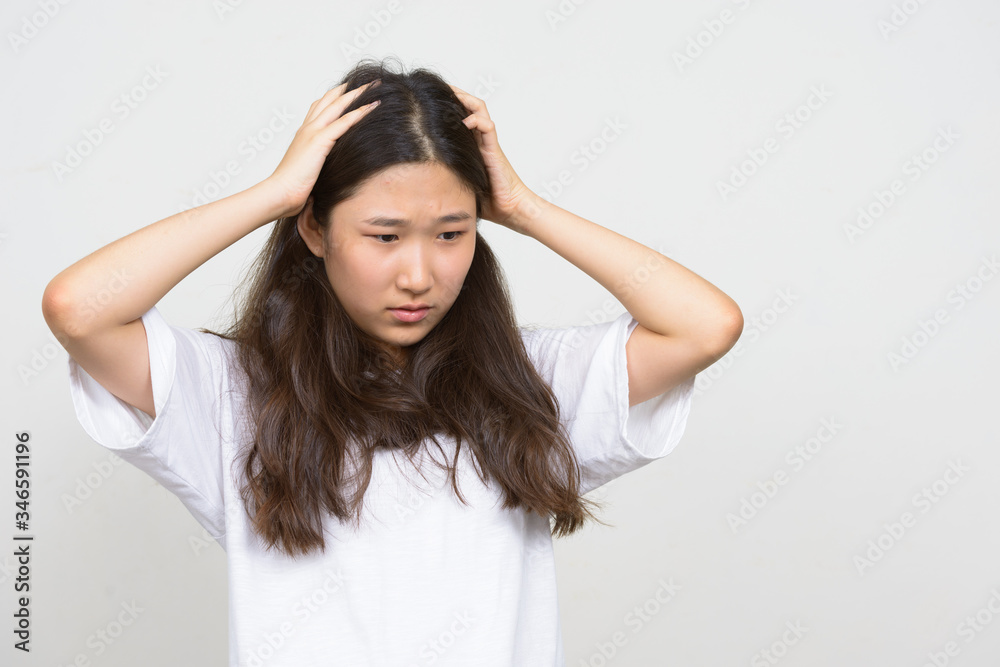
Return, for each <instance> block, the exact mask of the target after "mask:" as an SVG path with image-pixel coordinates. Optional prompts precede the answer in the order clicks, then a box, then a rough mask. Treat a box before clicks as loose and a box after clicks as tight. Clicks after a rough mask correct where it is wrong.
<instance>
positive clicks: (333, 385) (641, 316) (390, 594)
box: [43, 61, 742, 667]
mask: <svg viewBox="0 0 1000 667" xmlns="http://www.w3.org/2000/svg"><path fill="white" fill-rule="evenodd" d="M481 219H485V220H489V221H492V222H493V223H495V224H500V225H503V226H505V227H507V228H509V229H512V230H514V231H516V232H518V233H520V234H523V235H524V236H527V237H529V238H531V239H533V240H535V241H537V242H540V243H542V244H544V245H546V246H547V247H548V248H550V249H552V250H553V251H554V252H556V253H557V254H559V255H560V256H562V257H563V258H565V259H566V260H568V261H570V262H572V263H573V264H574V265H576V266H577V267H579V268H580V269H581V270H583V271H585V272H586V273H587V274H588V275H590V276H591V277H592V278H594V279H595V280H596V281H598V282H599V283H600V284H601V285H603V286H604V287H605V288H607V289H608V290H609V291H611V293H612V294H613V295H614V296H615V297H617V298H618V299H619V301H620V302H621V303H622V305H623V306H625V308H626V310H627V312H626V313H623V314H622V315H621V316H620V317H618V318H617V319H616V320H613V321H608V322H601V323H592V324H586V325H581V326H575V327H566V328H554V329H539V328H531V327H526V326H522V327H519V326H518V325H517V323H516V320H515V317H514V310H513V307H512V304H511V302H510V298H509V295H508V291H507V287H506V283H505V280H504V277H503V273H502V271H501V268H500V266H499V265H498V263H497V261H496V258H495V256H494V255H493V253H492V252H491V250H490V248H489V246H488V245H487V244H486V242H485V241H484V240H483V238H482V236H480V234H479V233H478V224H479V221H480V220H481ZM275 220H277V223H276V224H275V225H274V227H273V228H272V233H271V236H270V238H269V239H268V241H267V243H266V245H265V247H264V248H263V250H262V252H261V254H260V256H259V258H258V260H257V262H256V264H255V265H254V267H253V268H254V270H253V272H252V274H251V275H250V279H249V287H248V288H247V289H246V292H245V294H244V295H243V298H242V301H241V303H240V307H239V308H237V310H236V317H235V321H234V323H233V324H232V326H231V327H230V329H229V330H228V331H226V332H224V333H216V332H212V331H209V330H206V329H200V330H197V331H196V330H190V329H185V328H181V327H175V326H171V325H170V324H168V323H167V322H166V321H165V320H164V318H163V317H162V315H161V314H160V312H159V311H158V309H157V308H156V306H155V304H156V303H157V302H159V300H160V299H161V298H162V297H163V295H164V294H166V293H167V292H168V291H170V289H171V288H173V287H174V286H175V285H176V284H177V283H178V282H180V280H182V279H183V278H184V277H185V276H186V275H188V274H189V273H191V271H193V270H194V269H195V268H197V267H198V266H200V265H201V264H203V263H204V262H206V261H207V260H208V259H209V258H211V257H212V256H214V255H215V254H217V253H218V252H219V251H221V250H222V249H224V248H226V247H228V246H229V245H230V244H232V243H234V242H235V241H237V240H238V239H240V238H242V237H243V236H244V235H246V234H248V233H249V232H251V231H253V230H254V229H257V228H258V227H260V226H262V225H265V224H269V223H270V222H272V221H275ZM116 272H118V274H119V275H122V276H127V280H125V281H124V282H126V285H125V288H124V290H122V291H121V292H119V293H118V294H116V295H115V298H114V299H113V300H112V301H111V302H110V303H107V304H106V305H104V306H102V307H101V308H100V309H96V310H95V309H93V308H88V307H87V306H86V305H85V304H88V303H92V301H91V300H88V295H90V294H94V293H96V292H98V291H100V290H101V289H102V288H103V287H104V286H105V285H106V284H107V281H108V279H109V277H110V276H112V275H113V274H115V273H116ZM555 296H556V295H553V297H555ZM43 312H44V315H45V318H46V321H47V322H48V324H49V326H50V328H52V330H53V331H54V332H55V333H56V334H57V335H58V337H59V339H60V340H62V341H64V343H63V344H64V345H65V347H66V349H67V351H68V352H69V355H70V359H69V372H70V386H71V393H72V397H73V401H74V406H75V410H76V414H77V417H78V418H79V420H80V422H81V424H82V426H83V427H84V429H85V430H86V432H87V433H88V434H89V435H90V436H91V437H92V438H94V440H95V441H97V442H98V443H99V444H101V445H102V446H104V447H107V448H109V449H112V450H114V451H115V452H116V453H117V454H118V455H119V456H121V457H122V458H124V459H125V460H127V461H129V462H130V463H132V464H134V465H135V466H137V467H138V468H140V469H142V470H144V471H146V472H147V473H148V474H149V475H151V476H152V477H154V478H155V479H156V480H157V481H159V482H160V483H161V484H162V485H163V486H164V487H166V488H167V489H169V490H170V491H172V492H173V493H175V494H176V495H177V496H178V497H179V498H180V500H181V501H182V502H183V503H184V505H185V506H186V507H187V508H188V509H189V510H190V512H191V513H192V514H193V515H194V517H195V518H196V519H197V520H198V521H199V522H200V523H201V525H202V526H204V527H205V528H206V530H208V531H209V533H210V534H211V535H212V536H213V537H214V538H215V539H216V540H217V541H218V542H219V544H220V545H221V546H222V547H223V548H224V549H225V550H226V554H227V559H228V564H229V597H230V606H229V608H230V616H229V620H230V632H229V642H230V665H232V666H233V667H236V666H237V665H242V666H246V665H271V666H279V665H280V666H285V665H295V666H296V667H301V666H304V665H424V664H432V663H434V664H438V665H498V666H499V665H517V666H524V665H546V666H551V665H561V664H563V662H564V659H563V653H562V642H561V637H560V625H559V617H558V605H557V598H556V579H555V573H554V569H553V568H554V560H553V552H552V535H553V534H555V535H557V536H562V535H569V534H571V533H573V532H574V531H576V530H578V529H579V528H580V527H581V526H582V525H583V524H584V520H585V519H586V518H588V517H589V518H594V519H596V517H595V516H594V515H593V514H592V513H591V510H590V507H593V506H594V505H593V503H592V502H591V501H589V500H586V499H584V498H582V495H583V494H585V493H587V492H589V491H591V490H593V489H595V488H597V487H599V486H601V485H603V484H605V483H606V482H608V481H610V480H612V479H615V478H616V477H619V476H621V475H623V474H625V473H627V472H629V471H632V470H635V469H637V468H639V467H640V466H643V465H646V464H647V463H649V462H650V461H652V460H654V459H657V458H660V457H663V456H665V455H666V454H667V453H669V452H670V451H671V450H672V449H673V448H674V447H675V446H676V444H677V442H678V441H679V440H680V438H681V435H682V433H683V431H684V426H685V423H686V421H687V416H688V411H689V407H690V401H691V395H692V390H693V385H694V377H695V375H696V373H698V372H699V371H700V370H702V369H704V368H706V367H707V366H709V365H710V364H712V363H713V362H714V361H715V360H717V359H719V358H720V357H722V356H723V355H724V354H725V353H726V352H727V351H728V350H729V349H730V348H731V347H732V346H733V345H734V344H735V341H736V339H737V338H738V337H739V334H740V332H741V330H742V316H741V313H740V310H739V308H738V307H737V305H736V304H735V303H734V302H733V301H732V299H730V298H729V297H728V296H726V295H725V294H723V293H722V292H721V291H720V290H718V289H717V288H716V287H714V286H713V285H711V284H710V283H708V282H706V281H705V280H703V279H702V278H700V277H699V276H697V275H695V274H694V273H692V272H691V271H688V270H687V269H685V268H684V267H682V266H680V265H679V264H677V263H675V262H673V261H671V260H669V259H667V258H666V257H664V256H663V255H661V254H659V253H657V252H655V251H653V250H650V249H649V248H646V247H645V246H643V245H641V244H639V243H637V242H635V241H632V240H630V239H628V238H625V237H623V236H621V235H619V234H616V233H615V232H613V231H610V230H608V229H606V228H604V227H601V226H599V225H597V224H595V223H593V222H590V221H587V220H584V219H583V218H580V217H578V216H576V215H574V214H572V213H570V212H568V211H565V210H563V209H561V208H559V207H557V206H555V205H554V204H552V203H549V202H547V201H545V200H544V199H542V198H541V197H539V196H538V195H536V194H535V193H533V192H532V191H531V190H529V189H528V188H527V187H526V186H525V185H524V183H523V182H522V181H521V179H520V178H518V176H517V174H516V173H515V172H514V170H513V169H512V167H511V165H510V163H509V162H508V160H507V158H506V156H505V155H504V153H503V152H502V151H501V150H500V146H499V144H498V143H497V133H496V129H495V127H494V123H493V121H492V120H491V119H490V116H489V113H488V112H487V110H486V105H485V103H484V102H483V101H482V100H480V99H477V98H476V97H473V96H472V95H469V94H468V93H466V92H464V91H462V90H461V89H459V88H457V87H455V86H449V85H448V84H446V83H445V82H444V81H443V80H442V79H441V78H440V77H438V76H437V75H436V74H434V73H432V72H430V71H427V70H425V69H417V70H413V71H410V72H405V71H396V69H394V68H391V67H388V66H387V65H386V63H385V62H382V63H378V62H371V61H364V62H362V63H360V64H359V65H358V66H357V67H356V68H355V69H354V70H353V71H351V72H349V73H348V74H347V75H346V76H345V77H344V79H343V81H342V83H341V84H340V85H338V86H336V87H335V88H333V89H331V90H330V91H329V92H327V93H326V94H325V95H323V96H322V97H321V98H320V99H318V100H316V101H315V102H314V103H313V104H312V106H311V107H310V108H309V112H308V113H307V115H306V118H305V122H304V123H303V124H302V126H301V127H300V128H299V130H298V131H297V132H296V134H295V137H294V139H293V140H292V142H291V145H290V146H289V148H288V151H287V153H286V154H285V156H284V157H283V158H282V160H281V162H280V164H279V165H278V166H277V168H276V169H275V171H274V173H273V174H272V175H271V176H270V177H268V178H267V179H265V180H264V181H262V182H261V183H258V184H257V185H255V186H253V187H251V188H249V189H248V190H245V191H243V192H240V193H237V194H234V195H232V196H229V197H226V198H224V199H221V200H219V201H216V202H212V203H209V204H206V205H204V206H200V207H198V208H195V209H192V210H190V211H186V212H183V213H179V214H177V215H174V216H171V217H169V218H166V219H164V220H161V221H159V222H156V223H154V224H152V225H149V226H148V227H144V228H142V229H140V230H138V231H136V232H133V233H132V234H130V235H128V236H126V237H124V238H122V239H119V240H118V241H115V242H114V243H111V244H109V245H108V246H106V247H104V248H101V249H99V250H97V251H96V252H94V253H93V254H91V255H89V256H87V257H85V258H83V259H82V260H80V261H79V262H77V263H76V264H73V265H72V266H70V267H69V268H67V269H65V270H64V271H63V272H61V273H60V274H59V275H58V276H56V277H55V278H54V279H53V280H52V281H51V282H50V283H49V285H48V287H47V288H46V291H45V295H44V299H43Z"/></svg>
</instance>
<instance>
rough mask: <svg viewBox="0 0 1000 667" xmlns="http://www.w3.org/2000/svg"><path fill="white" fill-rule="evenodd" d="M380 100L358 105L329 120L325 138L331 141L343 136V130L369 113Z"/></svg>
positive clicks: (345, 130)
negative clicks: (331, 120)
mask: <svg viewBox="0 0 1000 667" xmlns="http://www.w3.org/2000/svg"><path fill="white" fill-rule="evenodd" d="M380 101H381V100H375V101H374V102H370V103H368V104H366V105H364V106H360V107H358V108H357V109H352V110H350V111H348V112H347V113H345V114H344V115H343V116H340V117H339V118H337V119H336V120H334V121H333V122H331V123H330V126H329V128H327V129H328V131H329V133H328V134H327V135H326V138H327V139H331V140H333V141H336V140H337V139H339V138H340V137H341V136H343V134H344V132H347V129H348V128H349V127H351V126H352V125H354V124H355V123H356V122H358V121H359V120H361V119H362V118H363V117H365V116H367V115H368V114H369V113H371V112H372V111H373V110H374V109H375V107H377V106H378V105H379V102H380Z"/></svg>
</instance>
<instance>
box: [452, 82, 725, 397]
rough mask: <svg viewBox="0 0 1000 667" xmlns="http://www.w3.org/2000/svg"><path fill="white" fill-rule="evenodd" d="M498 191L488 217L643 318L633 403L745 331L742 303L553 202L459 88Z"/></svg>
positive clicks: (632, 376) (631, 372)
mask: <svg viewBox="0 0 1000 667" xmlns="http://www.w3.org/2000/svg"><path fill="white" fill-rule="evenodd" d="M451 88H452V90H454V91H455V94H456V95H457V96H458V98H459V100H460V101H461V102H462V104H463V105H464V106H465V108H466V110H467V111H469V113H470V115H469V116H467V117H466V118H464V119H463V121H462V122H463V123H464V124H465V126H466V127H468V128H469V129H471V130H474V132H475V136H476V141H477V142H478V144H479V149H480V151H481V153H482V155H483V160H484V161H485V163H486V170H487V172H488V173H489V178H490V184H491V186H492V188H493V196H492V199H491V201H490V202H489V203H488V204H487V205H485V206H484V207H483V217H484V218H486V219H487V220H492V221H493V222H495V223H497V224H500V225H503V226H505V227H508V228H510V229H512V230H514V231H516V232H519V233H521V234H524V235H526V236H530V237H532V238H534V239H536V240H538V241H540V242H542V243H543V244H545V245H546V246H548V247H549V248H551V249H552V250H554V251H555V252H556V253H558V254H559V255H561V256H562V257H563V258H565V259H566V260H568V261H569V262H570V263H572V264H573V265H575V266H576V267H578V268H579V269H580V270H581V271H583V272H584V273H586V274H587V275H589V276H590V277H591V278H593V279H594V280H596V281H597V282H599V283H600V284H601V285H602V286H603V287H604V288H605V289H607V290H608V291H609V292H611V293H612V294H613V295H614V296H615V298H617V299H618V300H619V301H621V303H622V305H623V306H625V309H626V310H627V311H628V312H629V313H630V314H631V315H632V317H634V318H635V319H636V321H637V322H638V323H639V324H638V326H637V327H636V328H635V330H634V331H633V332H632V335H631V336H630V337H629V340H628V343H627V344H626V356H627V357H628V378H629V404H630V405H635V404H637V403H642V402H643V401H646V400H649V399H650V398H653V397H654V396H658V395H660V394H662V393H664V392H667V391H669V390H670V389H672V388H673V387H675V386H677V385H678V384H680V383H681V382H683V381H684V380H686V379H688V378H690V377H692V376H694V375H696V374H697V373H698V372H700V371H702V370H704V369H705V368H708V367H709V366H711V365H712V364H713V363H715V361H717V360H718V359H720V358H721V357H722V356H723V355H725V354H726V352H728V351H729V349H730V348H732V347H733V346H734V345H735V344H736V341H737V340H738V339H739V337H740V334H741V333H742V332H743V314H742V313H741V312H740V309H739V306H737V305H736V302H735V301H733V300H732V299H730V298H729V297H728V296H727V295H726V294H725V293H723V292H722V291H721V290H719V289H718V288H717V287H716V286H715V285H713V284H711V283H710V282H708V281H706V280H705V279H704V278H702V277H701V276H699V275H697V274H696V273H694V272H692V271H689V270H687V269H686V268H684V267H683V266H681V265H680V264H678V263H677V262H674V261H672V260H670V259H668V258H667V257H665V256H663V255H662V254H660V253H658V252H656V251H655V250H652V249H650V248H647V247H646V246H644V245H642V244H641V243H638V242H637V241H633V240H632V239H629V238H627V237H625V236H622V235H621V234H618V233H616V232H613V231H611V230H610V229H606V228H604V227H601V226H600V225H598V224H596V223H593V222H590V221H589V220H585V219H583V218H581V217H580V216H578V215H574V214H573V213H570V212H569V211H566V210H564V209H562V208H559V207H558V206H556V205H555V204H552V203H550V202H547V201H545V199H543V198H542V197H540V196H539V195H537V194H536V193H534V192H532V191H531V190H529V189H528V188H527V187H526V186H525V185H524V182H523V181H522V180H521V179H520V177H518V175H517V174H516V173H515V172H514V169H513V167H511V165H510V161H509V160H508V159H507V156H506V155H504V153H503V150H501V149H500V144H499V142H498V140H497V133H496V126H495V124H494V123H493V120H492V119H491V118H490V114H489V111H487V109H486V103H485V102H484V101H483V100H481V99H479V98H478V97H475V96H473V95H470V94H468V93H467V92H465V91H464V90H462V89H461V88H459V87H457V86H452V87H451Z"/></svg>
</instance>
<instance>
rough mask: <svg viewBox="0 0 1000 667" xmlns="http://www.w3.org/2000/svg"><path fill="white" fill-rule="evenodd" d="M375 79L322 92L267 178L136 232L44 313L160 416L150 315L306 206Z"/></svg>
mask: <svg viewBox="0 0 1000 667" xmlns="http://www.w3.org/2000/svg"><path fill="white" fill-rule="evenodd" d="M373 83H375V82H373ZM370 85H372V84H367V85H366V86H360V87H358V88H355V89H354V90H352V91H350V92H347V93H345V92H344V89H345V87H346V84H341V85H340V86H337V87H336V88H333V89H331V90H329V91H327V93H325V94H324V95H323V97H321V98H320V99H318V100H316V101H315V102H313V104H312V106H311V107H310V108H309V112H308V113H307V114H306V119H305V122H303V124H302V126H301V127H300V128H299V129H298V131H297V132H296V133H295V138H294V139H293V140H292V143H291V145H290V146H289V147H288V150H287V152H286V153H285V156H284V157H283V158H282V160H281V162H280V164H279V165H278V167H277V169H275V171H274V173H273V174H271V176H269V177H267V178H266V179H264V180H263V181H261V182H260V183H258V184H257V185H254V186H252V187H250V188H248V189H247V190H244V191H242V192H239V193H236V194H234V195H231V196H229V197H226V198H224V199H220V200H218V201H214V202H211V203H209V204H205V205H203V206H199V207H197V208H194V209H191V210H189V211H184V212H182V213H178V214H176V215H172V216H170V217H169V218H165V219H163V220H160V221H159V222H154V223H153V224H151V225H148V226H146V227H143V228H142V229H139V230H137V231H135V232H132V233H131V234H129V235H128V236H125V237H123V238H120V239H118V240H117V241H114V242H112V243H110V244H108V245H106V246H104V247H103V248H99V249H98V250H96V251H94V252H92V253H91V254H89V255H87V256H86V257H84V258H83V259H81V260H79V261H78V262H76V263H75V264H73V265H71V266H70V267H68V268H66V269H64V270H63V271H62V272H60V273H59V274H58V275H56V276H55V277H54V278H53V279H52V280H51V281H49V284H48V285H47V286H46V288H45V292H44V293H43V295H42V314H43V316H44V317H45V321H46V323H47V324H48V325H49V328H50V329H51V330H52V332H53V333H54V334H55V335H56V338H57V340H58V341H59V342H60V344H62V346H63V347H65V348H66V351H67V352H69V354H70V356H71V357H72V358H73V359H74V360H75V361H76V362H77V363H78V364H79V365H80V367H82V368H83V369H84V370H85V371H87V373H89V374H90V375H91V376H92V377H93V378H94V379H95V380H96V381H97V382H99V383H100V384H101V386H103V387H104V388H105V389H107V390H108V391H109V392H111V393H112V394H114V395H115V396H117V397H118V398H120V399H121V400H123V401H125V402H126V403H128V404H130V405H133V406H135V407H137V408H139V409H140V410H143V411H144V412H146V413H147V414H148V415H150V416H151V417H154V418H155V417H156V412H155V405H154V402H153V387H152V380H151V377H150V367H149V349H148V341H147V338H146V330H145V327H144V325H143V323H142V320H141V318H142V315H143V314H144V313H146V312H147V311H148V310H149V309H150V308H152V307H153V306H154V305H156V303H157V302H159V300H160V299H161V298H163V296H164V295H165V294H166V293H167V292H169V291H170V290H171V289H173V288H174V286H175V285H177V283H179V282H180V281H181V280H183V279H184V277H185V276H187V275H188V274H190V273H191V272H192V271H194V270H195V269H196V268H198V267H199V266H201V265H202V264H204V263H205V262H207V261H208V260H209V259H211V258H212V257H214V256H215V255H217V254H218V253H219V252H221V251H222V250H223V249H225V248H227V247H229V246H230V245H232V244H233V243H235V242H236V241H238V240H240V239H241V238H243V237H244V236H246V235H247V234H249V233H250V232H252V231H254V230H255V229H257V228H258V227H261V226H263V225H265V224H267V223H269V222H271V221H273V220H276V219H278V218H282V217H285V216H289V215H294V214H296V213H298V212H299V211H301V210H302V208H303V207H304V206H305V204H306V201H307V198H308V196H309V193H310V192H311V190H312V187H313V185H314V184H315V182H316V178H317V176H318V175H319V172H320V169H321V168H322V165H323V163H324V161H325V160H326V157H327V155H328V154H329V152H330V149H331V148H332V147H333V144H334V143H335V142H336V140H337V139H338V138H339V137H340V136H341V135H342V134H343V133H344V132H346V131H347V129H348V128H349V127H350V126H351V125H352V124H354V123H355V122H357V120H359V119H360V118H362V117H363V116H364V115H365V114H367V113H368V112H369V111H371V110H372V109H373V108H374V106H373V105H372V104H369V105H365V106H363V107H359V108H358V109H354V110H352V111H349V112H347V113H343V111H344V109H346V108H347V106H348V105H349V104H350V103H351V102H352V101H354V99H355V98H356V97H357V96H358V95H359V94H361V92H362V91H363V90H364V89H366V88H367V87H368V86H370ZM342 113H343V115H341V114H342Z"/></svg>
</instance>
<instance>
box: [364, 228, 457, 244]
mask: <svg viewBox="0 0 1000 667" xmlns="http://www.w3.org/2000/svg"><path fill="white" fill-rule="evenodd" d="M464 233H465V232H458V231H456V232H442V235H445V234H454V235H455V236H453V237H451V238H450V239H445V241H456V240H458V237H459V236H461V235H462V234H464ZM395 236H396V235H395V234H374V235H372V238H373V239H376V240H378V242H379V243H382V244H386V245H387V244H388V243H389V241H382V240H381V239H384V238H395Z"/></svg>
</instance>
